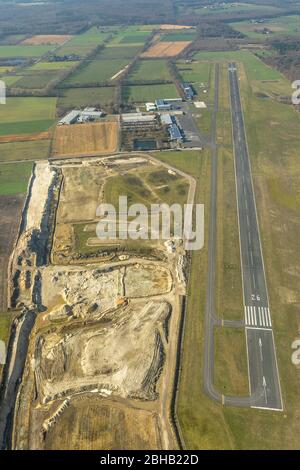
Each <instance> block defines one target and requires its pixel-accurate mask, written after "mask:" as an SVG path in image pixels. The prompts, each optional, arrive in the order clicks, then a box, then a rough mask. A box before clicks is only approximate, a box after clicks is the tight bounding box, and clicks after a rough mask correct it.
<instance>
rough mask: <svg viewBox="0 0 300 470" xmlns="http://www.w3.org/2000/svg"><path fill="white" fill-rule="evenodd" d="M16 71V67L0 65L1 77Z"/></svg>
mask: <svg viewBox="0 0 300 470" xmlns="http://www.w3.org/2000/svg"><path fill="white" fill-rule="evenodd" d="M13 70H14V67H11V66H8V65H0V75H1V76H2V75H3V74H4V75H5V74H6V73H9V72H12V71H13Z"/></svg>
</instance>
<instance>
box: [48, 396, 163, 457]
mask: <svg viewBox="0 0 300 470" xmlns="http://www.w3.org/2000/svg"><path fill="white" fill-rule="evenodd" d="M157 427H158V426H157V415H156V413H154V412H151V411H146V410H141V409H138V408H135V407H134V406H126V405H124V404H122V403H120V402H117V401H110V400H107V401H106V400H103V399H97V398H93V397H90V398H89V400H88V403H87V402H86V401H83V400H80V399H75V400H74V401H72V403H71V405H70V406H69V407H68V408H67V409H66V410H65V411H64V413H63V414H62V415H61V418H60V420H59V421H58V423H57V425H56V427H54V428H52V429H51V430H50V431H49V433H48V434H47V437H46V440H45V449H46V450H54V449H60V450H66V449H74V450H77V449H82V450H99V449H105V450H123V449H124V450H125V449H141V450H142V449H143V450H146V449H149V448H150V449H160V448H161V444H160V440H159V434H158V429H157ZM133 429H134V432H132V431H133Z"/></svg>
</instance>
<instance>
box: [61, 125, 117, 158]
mask: <svg viewBox="0 0 300 470" xmlns="http://www.w3.org/2000/svg"><path fill="white" fill-rule="evenodd" d="M118 130H119V124H118V122H116V121H112V122H99V123H92V124H74V125H71V126H57V128H56V130H55V136H54V145H53V156H58V155H59V156H64V155H70V156H76V155H82V154H97V153H111V152H112V153H113V152H115V151H116V150H117V147H118Z"/></svg>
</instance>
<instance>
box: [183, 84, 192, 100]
mask: <svg viewBox="0 0 300 470" xmlns="http://www.w3.org/2000/svg"><path fill="white" fill-rule="evenodd" d="M181 86H182V89H183V91H184V95H185V97H186V99H187V100H192V99H193V98H194V96H195V91H194V89H193V87H192V86H191V85H190V84H189V83H187V82H183V83H182V85H181Z"/></svg>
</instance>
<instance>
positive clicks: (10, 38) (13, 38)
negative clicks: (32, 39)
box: [0, 34, 26, 45]
mask: <svg viewBox="0 0 300 470" xmlns="http://www.w3.org/2000/svg"><path fill="white" fill-rule="evenodd" d="M25 38H26V35H25V34H8V35H6V36H5V37H4V38H2V39H1V41H0V44H3V45H4V44H5V45H14V44H18V43H19V42H21V41H23V39H25Z"/></svg>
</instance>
